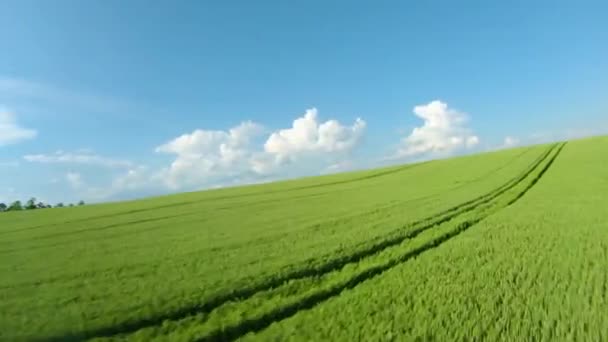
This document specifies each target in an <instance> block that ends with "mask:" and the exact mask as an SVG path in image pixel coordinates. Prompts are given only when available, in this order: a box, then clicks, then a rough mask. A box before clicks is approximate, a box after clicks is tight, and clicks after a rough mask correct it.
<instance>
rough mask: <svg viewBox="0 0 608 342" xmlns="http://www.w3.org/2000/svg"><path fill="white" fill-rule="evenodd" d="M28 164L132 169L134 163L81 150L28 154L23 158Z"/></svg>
mask: <svg viewBox="0 0 608 342" xmlns="http://www.w3.org/2000/svg"><path fill="white" fill-rule="evenodd" d="M23 159H25V160H26V161H28V162H32V163H45V164H52V163H55V164H80V165H94V166H102V167H108V168H130V167H133V166H134V165H133V163H132V162H130V161H128V160H120V159H113V158H107V157H102V156H99V155H96V154H94V153H93V152H92V151H90V150H79V151H76V152H64V151H56V152H55V153H51V154H28V155H25V156H23Z"/></svg>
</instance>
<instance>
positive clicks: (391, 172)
mask: <svg viewBox="0 0 608 342" xmlns="http://www.w3.org/2000/svg"><path fill="white" fill-rule="evenodd" d="M428 163H429V162H421V163H417V164H408V165H405V166H402V167H399V168H396V169H393V170H387V171H382V172H378V173H373V174H371V175H367V176H361V177H357V178H352V179H345V180H339V181H333V182H327V183H319V184H311V185H304V186H299V187H295V188H289V189H280V190H274V191H258V192H253V193H248V194H234V195H224V196H216V197H209V198H203V199H198V200H190V201H181V202H175V203H168V204H163V205H157V206H151V207H145V208H140V209H133V210H127V211H122V212H117V213H109V214H104V215H97V216H89V217H86V218H81V219H74V220H70V221H64V222H56V223H52V224H44V225H37V226H31V227H22V228H18V229H12V230H3V231H0V235H4V234H10V233H17V232H22V231H29V230H36V229H43V228H48V227H55V226H60V225H64V224H72V223H80V222H90V221H91V220H96V219H104V218H112V217H120V216H125V215H131V214H136V213H142V212H148V211H156V210H158V209H166V208H174V207H180V206H184V205H188V204H196V203H205V202H211V201H217V200H225V199H234V198H247V197H252V196H259V195H271V194H277V193H287V192H292V191H299V190H308V189H315V188H321V187H327V186H333V185H341V184H348V183H354V182H358V181H364V180H368V179H373V178H378V177H382V176H386V175H390V174H393V173H398V172H402V171H406V170H409V169H413V168H415V167H418V166H422V165H425V164H428Z"/></svg>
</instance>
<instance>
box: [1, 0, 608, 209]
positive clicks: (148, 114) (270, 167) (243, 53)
mask: <svg viewBox="0 0 608 342" xmlns="http://www.w3.org/2000/svg"><path fill="white" fill-rule="evenodd" d="M606 13H608V3H607V2H606V1H585V0H583V1H534V2H530V1H509V2H500V3H499V2H491V3H489V2H486V1H461V2H458V3H454V2H448V1H425V2H403V1H374V2H368V1H367V2H364V1H305V2H304V1H293V2H284V1H259V2H246V1H238V2H237V1H234V2H219V1H216V2H211V1H179V2H174V1H155V2H153V3H150V2H149V1H87V2H83V1H53V2H49V1H3V2H2V3H1V4H0V42H2V45H0V51H1V53H0V202H10V201H13V200H16V199H21V200H25V199H27V198H29V197H31V196H35V197H37V198H38V199H40V200H43V201H47V202H50V203H56V202H59V201H65V202H75V201H77V200H80V199H84V200H85V201H89V202H99V201H110V200H120V199H129V198H137V197H142V196H147V195H155V194H163V193H171V192H179V191H190V190H196V189H204V188H210V187H217V186H229V185H236V184H243V183H252V182H260V181H269V180H274V179H282V178H289V177H297V176H302V175H315V174H322V173H328V172H338V171H343V170H350V169H357V168H367V167H375V166H380V165H386V164H392V163H403V162H411V161H415V160H422V159H428V158H437V157H445V156H450V155H457V154H461V153H473V152H478V151H484V150H489V149H497V148H503V147H507V146H514V145H517V144H531V143H536V142H542V141H550V140H557V139H567V138H572V137H580V136H586V135H595V134H603V133H608V96H606V95H607V94H608V44H606V42H608V21H607V20H605V18H606V16H605V14H606Z"/></svg>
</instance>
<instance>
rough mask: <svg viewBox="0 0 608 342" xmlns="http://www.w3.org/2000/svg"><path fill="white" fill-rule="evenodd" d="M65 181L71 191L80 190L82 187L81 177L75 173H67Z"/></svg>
mask: <svg viewBox="0 0 608 342" xmlns="http://www.w3.org/2000/svg"><path fill="white" fill-rule="evenodd" d="M65 180H66V181H67V182H68V184H69V185H70V186H71V187H72V188H73V189H81V188H82V187H83V186H84V182H83V180H82V176H81V175H80V174H79V173H77V172H68V173H67V174H66V175H65Z"/></svg>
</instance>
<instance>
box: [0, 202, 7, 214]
mask: <svg viewBox="0 0 608 342" xmlns="http://www.w3.org/2000/svg"><path fill="white" fill-rule="evenodd" d="M7 208H8V207H7V206H6V204H4V203H0V212H1V211H6V209H7Z"/></svg>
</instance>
